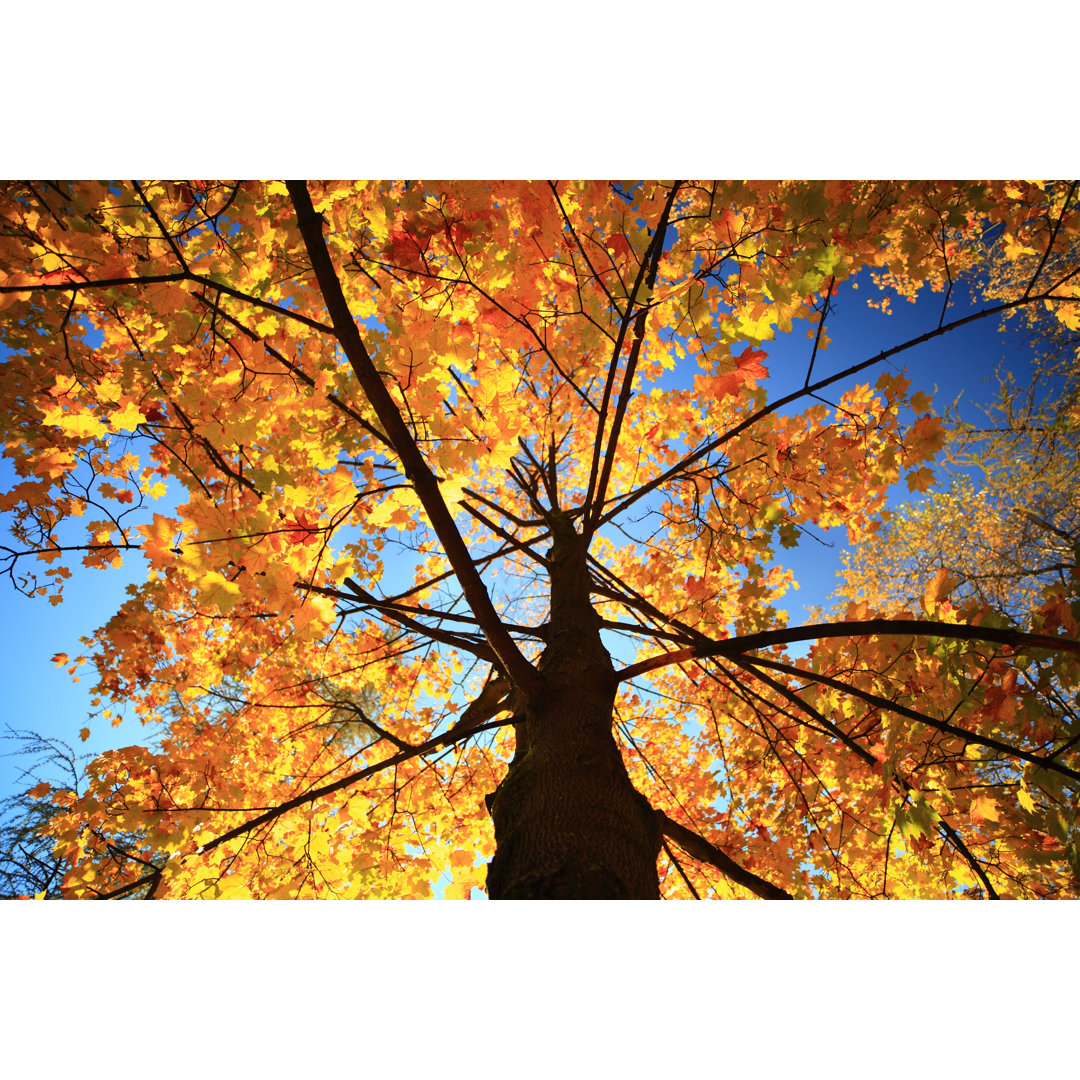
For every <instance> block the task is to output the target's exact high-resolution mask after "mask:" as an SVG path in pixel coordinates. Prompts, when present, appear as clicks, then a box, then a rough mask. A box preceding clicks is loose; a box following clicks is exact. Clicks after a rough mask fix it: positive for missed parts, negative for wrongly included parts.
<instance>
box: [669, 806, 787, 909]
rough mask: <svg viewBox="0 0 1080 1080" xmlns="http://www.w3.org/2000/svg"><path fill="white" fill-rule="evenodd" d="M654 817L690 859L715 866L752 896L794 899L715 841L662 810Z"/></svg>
mask: <svg viewBox="0 0 1080 1080" xmlns="http://www.w3.org/2000/svg"><path fill="white" fill-rule="evenodd" d="M656 818H657V821H658V822H659V824H660V831H661V832H662V833H663V834H664V836H667V837H669V838H670V839H672V840H674V841H675V843H676V844H678V845H679V847H681V848H682V849H683V851H685V852H686V853H687V855H690V856H691V857H692V858H695V859H697V860H698V862H703V863H708V864H709V865H710V866H715V867H716V869H717V870H719V871H720V873H722V874H723V875H724V876H725V877H727V878H730V879H731V880H732V881H734V882H735V883H736V884H738V885H742V886H744V887H745V888H747V889H749V890H750V891H751V892H752V893H753V894H754V895H755V896H760V897H761V899H762V900H794V899H795V897H793V896H792V895H791V893H789V892H785V891H784V890H783V889H781V888H780V887H779V886H778V885H773V884H772V883H771V882H768V881H766V880H765V879H764V878H760V877H758V876H757V874H753V873H751V872H750V871H749V870H744V869H743V868H742V867H741V866H739V864H738V863H737V862H735V861H734V859H732V858H731V856H730V855H725V854H724V852H722V851H721V850H720V849H719V848H718V847H717V846H716V845H715V844H710V843H709V841H708V840H706V839H705V838H704V837H703V836H699V835H698V834H697V833H696V832H694V831H693V830H692V829H688V828H687V827H686V826H685V825H680V824H679V823H678V822H677V821H674V820H672V819H671V818H669V817H668V816H667V814H665V813H664V811H663V810H657V811H656Z"/></svg>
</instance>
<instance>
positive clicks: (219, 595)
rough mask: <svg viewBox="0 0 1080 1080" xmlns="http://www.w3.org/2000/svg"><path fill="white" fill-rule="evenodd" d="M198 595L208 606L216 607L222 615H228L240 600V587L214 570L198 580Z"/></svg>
mask: <svg viewBox="0 0 1080 1080" xmlns="http://www.w3.org/2000/svg"><path fill="white" fill-rule="evenodd" d="M199 593H200V596H201V598H202V599H203V600H204V601H205V602H206V603H208V604H210V605H212V606H213V607H216V608H217V609H218V610H219V611H220V612H221V613H222V614H223V615H225V614H228V613H229V612H230V611H232V609H233V608H234V607H235V606H236V602H237V601H238V600H239V599H240V586H239V585H237V584H236V582H235V581H229V580H228V579H227V578H225V577H223V576H222V575H221V574H219V573H218V572H217V571H216V570H211V571H210V572H209V573H207V574H204V575H203V576H202V578H200V579H199Z"/></svg>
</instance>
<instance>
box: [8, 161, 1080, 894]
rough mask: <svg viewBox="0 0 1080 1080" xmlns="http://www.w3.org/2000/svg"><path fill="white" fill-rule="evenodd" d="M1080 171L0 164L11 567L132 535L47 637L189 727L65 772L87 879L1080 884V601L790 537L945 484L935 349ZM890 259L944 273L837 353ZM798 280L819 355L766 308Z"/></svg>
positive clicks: (1037, 293) (55, 568)
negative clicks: (1047, 700) (749, 177)
mask: <svg viewBox="0 0 1080 1080" xmlns="http://www.w3.org/2000/svg"><path fill="white" fill-rule="evenodd" d="M1072 196H1073V188H1071V187H1068V186H1064V185H1035V184H1015V185H1014V184H1005V183H967V184H935V183H911V184H891V183H861V184H855V183H839V182H830V183H730V184H719V183H692V182H679V183H657V184H651V183H640V184H629V185H620V184H607V183H570V184H568V183H558V184H555V183H550V184H543V183H498V184H477V183H445V184H419V183H415V182H402V183H393V184H390V183H387V184H377V183H356V184H352V183H314V184H310V185H307V184H303V183H289V184H281V183H276V182H275V183H268V184H262V183H247V182H245V183H214V182H197V181H188V182H180V183H165V182H152V183H141V182H132V183H130V184H126V183H125V184H119V183H117V184H104V183H101V184H98V183H78V184H59V183H56V184H40V183H20V184H9V185H7V186H6V188H5V191H4V196H3V202H2V204H0V217H2V220H3V227H2V230H0V268H2V271H3V273H4V275H5V280H4V284H3V285H0V303H2V304H3V305H4V307H5V323H4V334H5V342H6V344H7V346H8V348H9V349H10V350H11V353H12V355H11V357H10V358H9V359H8V360H7V362H6V364H5V369H6V370H5V379H4V382H3V389H2V392H3V394H4V395H5V398H4V405H5V408H4V410H3V417H4V420H3V422H4V424H5V441H6V445H7V451H6V453H7V454H8V456H9V457H11V458H12V459H13V463H14V467H15V469H16V470H17V472H18V474H19V476H20V477H21V478H22V480H21V482H20V483H19V484H17V485H16V486H15V487H14V488H13V489H12V491H11V492H10V493H8V494H7V495H5V496H4V497H3V502H2V503H0V509H4V510H8V511H10V512H11V514H12V520H13V524H12V529H13V534H14V536H15V542H14V545H13V546H11V547H9V548H7V549H6V556H7V558H6V566H7V570H8V573H9V575H10V577H11V580H12V582H13V584H14V585H15V586H16V587H17V588H21V589H22V590H23V591H25V592H29V593H34V594H38V595H41V596H43V597H45V596H47V597H48V598H49V600H50V601H51V602H54V603H55V602H59V601H60V600H61V599H62V589H63V582H64V579H65V578H66V577H67V576H68V575H69V574H70V572H71V571H70V569H69V566H68V562H69V561H70V560H72V559H81V562H82V564H83V565H84V566H86V567H100V568H105V567H108V566H110V565H115V564H117V563H119V562H120V561H121V560H122V559H123V558H124V557H125V554H126V553H129V552H140V553H141V555H142V557H144V558H145V559H146V561H147V565H148V577H147V581H146V584H145V585H143V586H141V587H139V588H137V589H134V590H133V591H132V596H131V598H130V599H129V600H128V601H127V602H126V603H125V604H124V605H123V606H122V607H121V609H120V610H119V611H118V612H117V614H116V616H115V617H114V618H113V619H112V620H110V622H109V623H108V624H107V625H106V626H104V627H102V628H101V630H100V631H98V633H97V634H96V635H95V636H94V637H93V638H92V639H90V640H89V641H88V643H87V644H88V652H87V655H86V656H85V657H78V658H75V660H74V661H69V658H68V657H66V656H64V655H58V656H57V657H56V659H57V662H58V663H60V664H68V663H70V664H71V668H72V670H73V671H77V670H78V669H79V665H81V664H91V665H92V666H93V669H94V672H95V675H96V679H97V682H96V686H95V693H96V695H97V699H96V705H100V706H102V707H104V706H105V704H106V703H108V704H109V705H110V706H111V707H113V708H115V707H116V704H117V703H118V702H129V703H131V704H132V706H133V708H134V709H135V711H136V712H137V713H138V714H139V715H140V716H141V717H142V718H143V719H144V721H145V722H146V723H148V724H160V725H162V726H163V728H162V735H161V738H160V740H159V742H158V744H157V745H155V746H152V747H147V748H143V747H128V748H125V749H123V750H117V751H113V752H110V753H106V754H104V755H102V757H100V758H99V759H98V760H97V761H96V762H95V763H94V765H93V766H92V767H91V770H90V775H89V781H88V785H87V789H86V791H85V793H84V794H82V795H80V796H74V795H64V794H60V795H57V796H55V797H53V804H54V808H55V813H54V814H53V816H52V817H51V819H50V826H49V828H50V830H51V832H52V835H53V836H54V837H55V838H56V842H57V851H58V852H59V853H60V854H61V855H62V857H63V858H64V859H65V860H66V861H67V863H68V865H69V867H70V869H69V872H68V874H67V877H66V879H65V883H64V891H65V895H69V896H111V897H119V896H132V895H145V896H150V897H181V896H228V895H250V896H274V897H285V896H330V895H344V896H363V897H376V896H427V895H430V891H431V887H432V886H431V881H432V878H433V877H435V876H436V875H437V874H440V873H441V874H444V875H447V876H449V878H450V879H451V883H450V884H449V885H448V887H447V890H446V894H447V895H448V896H467V895H469V892H470V890H471V889H472V888H473V887H474V886H483V887H486V889H487V892H488V894H489V895H490V896H492V897H493V898H592V897H595V898H655V897H658V896H689V895H694V896H728V895H746V894H747V893H750V894H755V895H758V896H764V897H771V898H784V897H789V896H811V895H818V896H877V895H885V896H942V895H952V894H953V893H956V892H960V891H968V892H970V893H972V894H982V895H987V896H992V897H993V896H1031V895H1075V894H1076V892H1077V881H1076V878H1075V876H1074V874H1073V870H1072V868H1071V867H1070V865H1069V857H1068V854H1067V852H1066V847H1067V844H1066V843H1064V842H1062V841H1061V839H1060V838H1059V837H1057V836H1055V835H1054V833H1053V832H1052V831H1050V832H1047V831H1046V828H1047V827H1048V826H1047V822H1046V821H1045V820H1044V818H1043V817H1042V816H1040V810H1039V807H1038V806H1034V803H1033V800H1032V797H1031V796H1030V794H1029V793H1030V791H1031V790H1032V789H1033V788H1035V787H1037V786H1039V785H1050V786H1053V785H1057V789H1058V790H1060V791H1061V792H1064V791H1065V790H1066V787H1065V785H1069V784H1072V783H1074V782H1075V781H1076V780H1077V779H1080V771H1078V770H1080V760H1078V756H1077V753H1076V749H1075V745H1074V742H1073V741H1071V740H1072V739H1073V732H1072V731H1071V729H1070V727H1069V722H1068V719H1067V717H1064V716H1063V715H1057V716H1054V717H1051V718H1050V719H1049V720H1045V721H1041V722H1042V723H1043V725H1044V726H1043V727H1039V728H1038V730H1035V727H1036V726H1037V725H1038V724H1039V723H1040V721H1039V720H1038V718H1037V717H1035V716H1034V710H1037V708H1038V698H1037V694H1036V693H1035V692H1034V691H1033V690H1031V688H1030V687H1029V686H1027V684H1025V683H1024V682H1022V681H1021V680H1019V679H1018V677H1017V675H1018V672H1020V671H1022V670H1024V669H1025V668H1026V667H1027V666H1029V665H1030V664H1031V663H1032V662H1037V663H1039V664H1041V665H1044V666H1046V667H1047V668H1049V669H1050V670H1051V671H1052V672H1053V676H1054V678H1057V679H1059V680H1070V679H1074V678H1075V673H1076V668H1077V656H1078V655H1080V642H1078V641H1077V640H1076V638H1077V629H1076V626H1075V624H1074V623H1071V622H1069V621H1068V620H1066V619H1064V616H1062V619H1061V621H1060V623H1059V626H1064V629H1065V631H1066V632H1065V633H1064V634H1062V633H1058V632H1056V631H1057V629H1058V628H1059V627H1055V626H1054V625H1053V624H1051V623H1048V624H1047V625H1046V626H1044V627H1043V628H1042V630H1040V631H1039V632H1029V631H1025V630H1021V629H1018V628H1016V627H1013V626H1009V625H1006V624H1005V623H1004V621H1003V620H1002V619H1000V617H997V616H995V614H994V613H993V612H990V611H987V610H985V609H984V608H982V607H980V606H978V605H977V604H974V603H972V604H965V605H959V604H958V605H956V606H954V605H953V604H952V603H950V602H949V599H948V596H947V584H948V583H947V582H946V581H944V579H942V580H940V581H936V582H935V583H934V584H933V587H932V588H931V589H930V590H928V592H927V596H926V597H925V605H926V609H925V611H924V612H922V613H921V614H920V615H919V616H918V617H914V616H912V617H910V618H888V617H886V616H885V615H883V614H882V613H880V612H878V611H875V610H873V609H872V608H871V607H870V605H869V604H867V603H866V602H865V601H862V602H860V603H858V604H854V605H852V607H851V609H850V610H849V611H848V612H847V613H846V615H845V617H844V618H843V619H840V620H838V621H836V622H833V623H829V624H823V625H812V626H801V627H788V626H787V625H786V617H785V616H784V614H783V613H782V612H781V611H778V610H777V608H776V606H775V604H776V602H777V600H778V599H779V597H780V596H781V595H782V593H783V592H784V590H785V589H786V588H787V587H788V586H789V585H790V584H791V581H790V574H787V573H785V572H784V571H782V570H780V569H779V568H778V567H777V566H775V565H770V564H771V562H772V557H773V552H774V550H775V545H776V544H778V543H779V544H780V545H784V546H792V545H795V544H797V543H798V542H799V539H800V537H801V536H802V535H803V534H804V533H805V532H806V531H808V530H811V529H813V528H814V527H817V526H829V525H833V524H837V523H843V524H845V525H846V526H847V529H848V535H849V539H850V540H851V541H852V542H857V541H858V540H860V539H861V538H864V537H866V536H870V535H872V534H873V533H874V531H875V530H876V529H877V528H878V527H879V524H880V519H879V515H880V512H881V510H882V508H883V506H884V503H885V500H886V498H887V493H888V491H889V489H890V488H891V486H892V485H893V484H894V483H895V482H897V481H898V480H899V479H900V478H901V477H906V479H907V483H908V485H909V489H916V488H917V489H920V490H922V489H924V488H925V486H926V485H927V484H928V483H929V481H930V479H931V475H932V474H931V473H930V470H929V469H928V467H927V464H926V463H927V462H929V461H931V460H932V459H933V458H934V455H935V454H936V453H937V451H938V450H939V449H940V446H941V443H942V438H943V427H942V421H941V419H940V418H938V417H935V416H933V415H932V414H931V413H930V412H929V411H928V410H927V407H926V403H925V399H924V398H923V397H921V396H920V395H918V394H916V395H910V394H909V390H910V382H909V380H908V379H907V378H906V377H905V376H904V375H903V374H902V373H901V372H899V371H898V370H897V369H896V366H895V365H896V362H897V361H898V360H900V359H903V358H905V357H906V356H907V354H909V353H910V352H911V351H912V350H915V349H916V348H917V346H918V345H919V344H921V343H922V342H925V341H928V340H931V339H934V338H936V337H939V336H941V335H944V334H953V333H958V332H962V328H963V327H964V326H965V325H968V324H970V323H972V322H974V321H976V320H978V319H982V318H992V317H995V316H1003V315H1004V314H1006V313H1008V312H1009V311H1012V310H1014V309H1018V308H1022V307H1025V306H1028V305H1034V304H1039V305H1046V304H1049V305H1051V307H1052V308H1053V309H1054V310H1055V311H1056V310H1058V309H1061V310H1063V311H1067V312H1072V311H1074V310H1075V308H1074V307H1072V306H1071V305H1074V304H1075V303H1076V300H1077V295H1078V283H1080V265H1077V264H1076V263H1075V261H1070V260H1066V262H1067V265H1066V264H1061V265H1059V261H1058V259H1057V252H1058V251H1059V249H1060V247H1061V245H1063V244H1064V245H1068V244H1070V243H1072V242H1073V240H1074V238H1075V237H1076V235H1077V233H1078V231H1080V214H1078V212H1077V210H1076V208H1075V205H1074V202H1073V198H1072ZM991 235H992V236H994V237H1001V236H1007V237H1010V238H1013V239H1014V240H1015V242H1016V243H1017V244H1019V245H1022V246H1024V247H1025V248H1026V247H1030V246H1033V245H1035V246H1037V245H1038V244H1040V243H1042V244H1043V245H1044V248H1045V250H1046V252H1047V253H1048V254H1047V257H1046V259H1044V260H1042V261H1041V263H1040V266H1039V273H1038V277H1037V279H1034V278H1033V279H1032V283H1031V287H1029V288H1027V289H1026V290H1025V291H1024V292H1023V294H1022V295H1020V296H1016V297H1013V298H1011V299H1002V300H997V301H994V302H990V303H988V304H987V305H986V306H985V307H984V308H982V309H981V310H979V311H977V312H975V313H972V314H968V315H962V316H960V315H954V314H953V309H952V308H951V307H950V298H951V295H952V286H953V283H954V282H957V281H960V280H962V279H963V278H964V276H965V275H968V276H971V275H974V274H975V272H976V271H977V270H978V269H979V267H980V265H981V264H980V254H979V252H980V248H979V246H978V245H976V244H974V243H973V242H972V241H973V238H979V237H984V238H985V237H986V236H991ZM1051 257H1052V258H1051ZM1048 267H1052V268H1053V269H1052V272H1050V271H1048V269H1047V268H1048ZM863 270H877V271H878V272H879V273H880V274H881V275H882V276H883V282H885V283H886V284H887V285H888V287H889V288H891V289H892V290H894V291H899V292H902V293H905V294H911V293H914V292H917V291H919V290H920V289H933V290H939V291H943V292H944V293H945V297H944V303H943V306H942V310H941V315H940V319H939V320H938V322H937V325H936V326H930V327H928V328H927V330H926V332H925V333H923V334H920V335H918V336H917V337H914V338H912V339H911V340H907V341H901V342H898V343H896V344H895V345H894V346H892V347H891V348H888V349H885V350H883V351H881V352H878V353H877V354H875V355H873V356H867V357H863V358H861V359H860V360H858V361H857V362H854V363H850V364H847V365H846V366H845V367H844V368H843V370H840V371H836V372H833V373H824V372H823V370H822V369H823V364H824V359H823V355H822V354H823V352H824V350H826V349H827V346H828V344H829V338H828V334H827V332H826V322H827V318H828V315H829V313H830V311H831V310H832V309H833V306H834V304H835V303H836V300H835V297H836V296H837V295H838V293H839V291H840V290H841V288H842V287H845V286H846V283H849V282H850V281H851V279H852V278H853V277H854V276H855V275H857V274H859V272H860V271H863ZM1070 317H1071V316H1070ZM799 320H802V321H804V322H805V323H806V325H807V327H808V344H807V359H806V365H805V369H804V370H802V371H800V372H799V373H797V375H795V376H794V377H792V375H791V373H782V372H777V371H775V370H771V369H770V366H769V365H770V359H769V355H768V349H767V348H764V347H763V345H764V343H765V342H767V341H769V340H771V339H772V338H773V337H774V335H775V334H776V333H777V332H778V331H787V330H790V329H792V327H793V326H794V325H795V323H796V322H797V321H799ZM773 368H775V364H773ZM783 375H786V376H787V380H788V382H790V384H791V386H792V389H790V391H788V390H786V389H784V390H781V391H780V392H778V393H775V394H774V395H773V396H771V397H770V396H769V395H768V394H767V393H766V387H767V386H768V385H769V380H770V379H773V380H776V381H777V382H781V384H782V379H781V376H783ZM860 378H865V379H869V380H873V381H872V382H863V381H860ZM159 498H164V499H167V500H170V499H171V500H173V502H174V506H173V507H171V508H170V506H169V505H168V503H166V504H165V505H164V508H165V509H166V510H168V512H167V513H161V512H152V507H153V504H154V501H155V500H156V499H159ZM35 560H36V562H40V563H44V564H46V566H47V569H45V570H44V573H43V574H42V575H41V576H40V577H39V576H38V575H37V574H35V573H34V566H35ZM616 643H618V644H616ZM797 643H812V644H811V645H810V648H809V653H808V654H807V655H805V656H799V655H790V654H789V653H788V652H786V651H785V647H786V646H789V645H794V644H797ZM613 654H614V655H613ZM368 687H374V688H375V691H374V692H375V693H376V694H377V696H378V701H379V704H380V708H379V710H378V716H377V717H376V716H373V715H371V713H370V712H368V711H367V710H366V708H365V707H364V704H363V700H364V697H363V696H364V694H365V693H367V692H368V691H367V690H366V689H365V688H368ZM343 709H345V710H346V711H349V710H350V709H353V710H362V714H361V713H360V712H355V711H354V715H356V716H358V718H359V719H360V721H361V723H362V725H363V731H364V732H365V735H364V737H362V738H360V739H356V740H353V741H348V740H341V739H337V738H334V737H333V733H332V732H331V731H328V729H327V727H326V723H327V722H328V718H329V720H330V721H333V722H334V723H336V722H337V720H339V719H340V713H341V710H343ZM459 714H460V715H459ZM102 715H103V717H104V718H108V717H109V716H111V711H110V710H109V709H105V710H104V711H103V714H102ZM335 718H336V719H335ZM1047 725H1048V726H1047ZM987 777H990V779H987ZM1070 790H1071V789H1070ZM1063 797H1064V796H1063ZM1033 807H1034V809H1033ZM110 845H111V846H110ZM117 850H120V851H122V852H123V853H124V857H123V858H121V859H118V858H117V857H116V852H117ZM1033 853H1034V854H1033ZM488 860H489V861H488Z"/></svg>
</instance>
